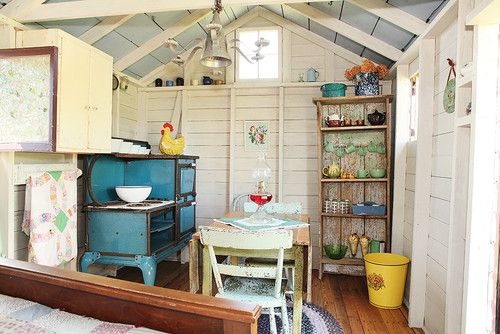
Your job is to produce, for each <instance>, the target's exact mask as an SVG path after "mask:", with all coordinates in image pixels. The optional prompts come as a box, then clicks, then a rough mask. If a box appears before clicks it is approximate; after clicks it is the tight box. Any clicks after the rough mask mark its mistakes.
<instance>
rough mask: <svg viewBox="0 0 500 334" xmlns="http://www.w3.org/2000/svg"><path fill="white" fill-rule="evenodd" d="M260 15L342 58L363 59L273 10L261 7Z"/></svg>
mask: <svg viewBox="0 0 500 334" xmlns="http://www.w3.org/2000/svg"><path fill="white" fill-rule="evenodd" d="M260 15H261V16H262V17H263V18H265V19H266V20H269V21H271V22H273V23H275V24H277V25H280V26H282V27H283V28H285V29H288V30H290V31H291V32H293V33H294V34H297V35H298V36H300V37H302V38H305V39H307V40H309V41H311V42H312V43H314V44H316V45H318V46H320V47H322V48H325V49H327V50H329V51H331V52H333V53H335V54H336V55H338V56H340V57H342V58H345V59H346V60H349V61H351V62H353V63H361V62H362V61H363V58H362V57H361V56H359V55H357V54H355V53H354V52H352V51H349V50H347V49H345V48H343V47H341V46H340V45H338V44H335V43H333V42H332V41H330V40H328V39H326V38H324V37H321V36H320V35H318V34H315V33H313V32H312V31H310V30H307V29H306V28H303V27H301V26H300V25H298V24H296V23H294V22H292V21H290V20H287V19H285V18H283V17H282V16H279V15H276V14H275V13H273V12H271V11H270V10H268V9H265V8H261V11H260Z"/></svg>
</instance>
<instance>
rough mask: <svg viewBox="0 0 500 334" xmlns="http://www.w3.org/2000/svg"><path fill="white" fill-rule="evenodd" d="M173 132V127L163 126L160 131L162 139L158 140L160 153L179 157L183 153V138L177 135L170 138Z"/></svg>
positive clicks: (169, 125) (166, 124) (168, 124)
mask: <svg viewBox="0 0 500 334" xmlns="http://www.w3.org/2000/svg"><path fill="white" fill-rule="evenodd" d="M172 131H174V127H173V126H172V124H170V123H168V122H167V123H165V124H163V130H161V134H162V137H161V139H160V151H161V152H162V153H163V154H166V155H179V154H182V152H183V151H184V137H183V136H181V135H177V138H175V139H172V138H171V137H170V136H171V134H172Z"/></svg>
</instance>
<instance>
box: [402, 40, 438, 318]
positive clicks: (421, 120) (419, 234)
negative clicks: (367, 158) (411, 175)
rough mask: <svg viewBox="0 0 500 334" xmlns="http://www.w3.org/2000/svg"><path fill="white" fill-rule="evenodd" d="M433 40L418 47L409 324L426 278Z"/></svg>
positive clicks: (417, 313)
mask: <svg viewBox="0 0 500 334" xmlns="http://www.w3.org/2000/svg"><path fill="white" fill-rule="evenodd" d="M434 55H435V40H434V39H424V40H423V41H422V42H421V43H420V47H419V70H420V85H419V92H418V127H417V133H418V137H417V159H416V170H417V171H418V172H417V175H416V176H415V212H414V216H413V242H412V266H411V283H410V309H409V311H408V324H409V326H410V327H420V328H421V327H422V326H423V325H424V311H425V291H426V277H427V240H428V237H429V212H430V208H429V206H430V193H431V169H432V131H433V112H432V111H433V110H434V71H435V69H434V61H435V60H434Z"/></svg>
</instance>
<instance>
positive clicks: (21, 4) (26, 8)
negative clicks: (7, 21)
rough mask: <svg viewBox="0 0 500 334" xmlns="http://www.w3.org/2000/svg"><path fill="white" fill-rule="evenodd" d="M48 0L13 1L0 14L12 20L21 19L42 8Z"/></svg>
mask: <svg viewBox="0 0 500 334" xmlns="http://www.w3.org/2000/svg"><path fill="white" fill-rule="evenodd" d="M45 1H46V0H12V1H10V2H9V3H7V4H6V5H5V6H3V7H2V9H0V14H2V15H5V16H8V17H10V18H14V17H21V16H23V15H25V14H27V13H29V12H31V11H33V10H34V9H36V8H38V7H40V6H41V5H42V4H43V3H44V2H45Z"/></svg>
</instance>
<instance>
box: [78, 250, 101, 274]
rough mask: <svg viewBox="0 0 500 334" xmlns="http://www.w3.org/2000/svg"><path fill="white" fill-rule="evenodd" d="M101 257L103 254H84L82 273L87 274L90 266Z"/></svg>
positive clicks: (81, 262)
mask: <svg viewBox="0 0 500 334" xmlns="http://www.w3.org/2000/svg"><path fill="white" fill-rule="evenodd" d="M100 257H101V254H99V253H98V252H85V254H83V256H82V259H81V261H80V264H81V266H82V272H84V273H86V272H87V270H88V269H89V266H90V265H91V264H92V263H94V262H95V261H97V260H98V259H99V258H100Z"/></svg>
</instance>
